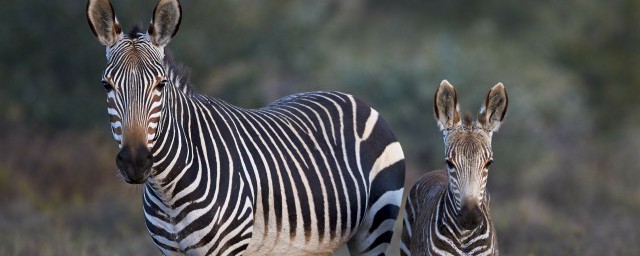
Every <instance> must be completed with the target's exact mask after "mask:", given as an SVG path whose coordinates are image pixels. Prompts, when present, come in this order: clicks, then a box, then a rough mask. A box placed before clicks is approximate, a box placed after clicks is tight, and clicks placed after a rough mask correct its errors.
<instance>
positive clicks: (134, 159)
mask: <svg viewBox="0 0 640 256" xmlns="http://www.w3.org/2000/svg"><path fill="white" fill-rule="evenodd" d="M152 164H153V156H152V155H151V152H149V150H148V149H147V147H146V146H143V145H141V146H138V147H130V146H123V147H122V150H120V153H118V155H117V156H116V165H118V168H119V169H120V173H121V174H122V177H124V181H125V182H127V183H129V184H142V183H144V182H145V181H146V180H147V178H148V177H149V174H150V173H151V165H152Z"/></svg>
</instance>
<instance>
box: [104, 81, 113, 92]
mask: <svg viewBox="0 0 640 256" xmlns="http://www.w3.org/2000/svg"><path fill="white" fill-rule="evenodd" d="M102 87H104V89H105V90H107V91H111V90H113V86H111V84H110V83H109V82H107V81H102Z"/></svg>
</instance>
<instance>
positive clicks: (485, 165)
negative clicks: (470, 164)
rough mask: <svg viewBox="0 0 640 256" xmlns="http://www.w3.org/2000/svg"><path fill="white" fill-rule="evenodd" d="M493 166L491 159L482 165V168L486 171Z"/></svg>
mask: <svg viewBox="0 0 640 256" xmlns="http://www.w3.org/2000/svg"><path fill="white" fill-rule="evenodd" d="M492 164H493V159H489V161H487V163H486V164H484V168H485V169H487V168H489V166H491V165H492Z"/></svg>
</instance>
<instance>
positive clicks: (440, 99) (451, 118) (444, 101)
mask: <svg viewBox="0 0 640 256" xmlns="http://www.w3.org/2000/svg"><path fill="white" fill-rule="evenodd" d="M433 108H434V111H435V114H436V121H437V122H438V126H440V129H441V130H444V129H449V128H453V127H455V126H457V125H460V121H461V120H460V113H459V112H458V96H457V95H456V89H455V88H454V87H453V85H451V84H450V83H449V82H448V81H447V80H442V82H441V83H440V86H439V87H438V89H437V90H436V95H435V97H434V100H433Z"/></svg>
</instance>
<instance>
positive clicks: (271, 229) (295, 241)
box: [244, 203, 350, 255]
mask: <svg viewBox="0 0 640 256" xmlns="http://www.w3.org/2000/svg"><path fill="white" fill-rule="evenodd" d="M254 213H255V215H254V222H253V232H252V233H253V235H252V237H251V241H250V242H249V247H248V248H247V250H246V251H245V253H244V255H331V254H332V253H333V252H334V251H336V250H338V249H339V248H340V246H342V245H344V244H345V243H346V242H347V241H348V240H349V236H350V234H349V232H347V234H346V235H345V236H343V237H336V238H334V239H328V238H326V239H319V236H318V235H317V234H313V232H312V235H311V237H310V238H309V239H308V241H306V240H307V239H305V236H304V231H303V230H301V228H298V230H297V231H293V232H294V234H296V235H295V236H290V234H292V230H290V229H289V223H288V222H287V221H285V220H286V218H285V219H284V220H283V224H282V228H281V229H280V230H278V229H277V227H276V225H275V220H274V221H269V223H265V221H264V217H263V216H264V212H263V208H262V205H261V204H260V203H258V204H257V205H256V209H255V212H254ZM269 220H273V219H272V218H269ZM267 225H268V226H267ZM300 226H302V225H298V227H300Z"/></svg>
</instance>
